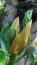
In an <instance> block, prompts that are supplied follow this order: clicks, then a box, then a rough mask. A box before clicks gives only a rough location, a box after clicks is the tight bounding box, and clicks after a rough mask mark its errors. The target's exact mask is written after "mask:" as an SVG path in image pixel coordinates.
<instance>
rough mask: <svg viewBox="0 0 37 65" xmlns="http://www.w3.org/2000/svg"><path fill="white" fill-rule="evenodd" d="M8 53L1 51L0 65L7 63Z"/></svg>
mask: <svg viewBox="0 0 37 65" xmlns="http://www.w3.org/2000/svg"><path fill="white" fill-rule="evenodd" d="M5 62H6V55H5V53H4V52H3V51H0V65H5Z"/></svg>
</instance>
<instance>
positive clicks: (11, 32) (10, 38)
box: [6, 28, 16, 48]
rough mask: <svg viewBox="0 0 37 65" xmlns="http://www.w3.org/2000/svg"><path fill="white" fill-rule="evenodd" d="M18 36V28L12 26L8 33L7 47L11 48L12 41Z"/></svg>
mask: <svg viewBox="0 0 37 65" xmlns="http://www.w3.org/2000/svg"><path fill="white" fill-rule="evenodd" d="M15 36H16V30H15V29H14V28H10V29H9V31H8V32H7V35H6V43H7V47H8V48H10V46H11V43H12V41H13V40H14V38H15Z"/></svg>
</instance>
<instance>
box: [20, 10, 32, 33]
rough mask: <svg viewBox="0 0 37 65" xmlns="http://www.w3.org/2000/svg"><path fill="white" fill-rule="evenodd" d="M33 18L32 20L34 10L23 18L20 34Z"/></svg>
mask: <svg viewBox="0 0 37 65" xmlns="http://www.w3.org/2000/svg"><path fill="white" fill-rule="evenodd" d="M31 18H32V10H28V11H26V13H25V15H24V18H23V21H22V23H21V24H20V32H21V31H22V30H23V28H24V27H25V26H26V24H27V23H28V22H30V20H31Z"/></svg>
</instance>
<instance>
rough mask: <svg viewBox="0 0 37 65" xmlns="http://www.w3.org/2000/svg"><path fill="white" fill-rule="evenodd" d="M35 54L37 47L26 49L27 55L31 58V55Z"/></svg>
mask: <svg viewBox="0 0 37 65" xmlns="http://www.w3.org/2000/svg"><path fill="white" fill-rule="evenodd" d="M34 52H35V47H33V46H30V47H28V48H27V49H26V51H25V54H26V55H28V56H29V55H31V54H33V53H34Z"/></svg>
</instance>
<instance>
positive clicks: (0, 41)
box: [0, 23, 11, 52]
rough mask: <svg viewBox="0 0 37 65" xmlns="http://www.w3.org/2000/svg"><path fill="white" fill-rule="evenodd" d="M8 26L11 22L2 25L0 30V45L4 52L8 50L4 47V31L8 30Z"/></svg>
mask: <svg viewBox="0 0 37 65" xmlns="http://www.w3.org/2000/svg"><path fill="white" fill-rule="evenodd" d="M10 26H11V23H7V24H6V25H4V26H3V27H2V30H1V32H0V45H1V48H2V50H3V51H5V52H8V50H7V47H6V33H7V31H8V30H9V28H10Z"/></svg>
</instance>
